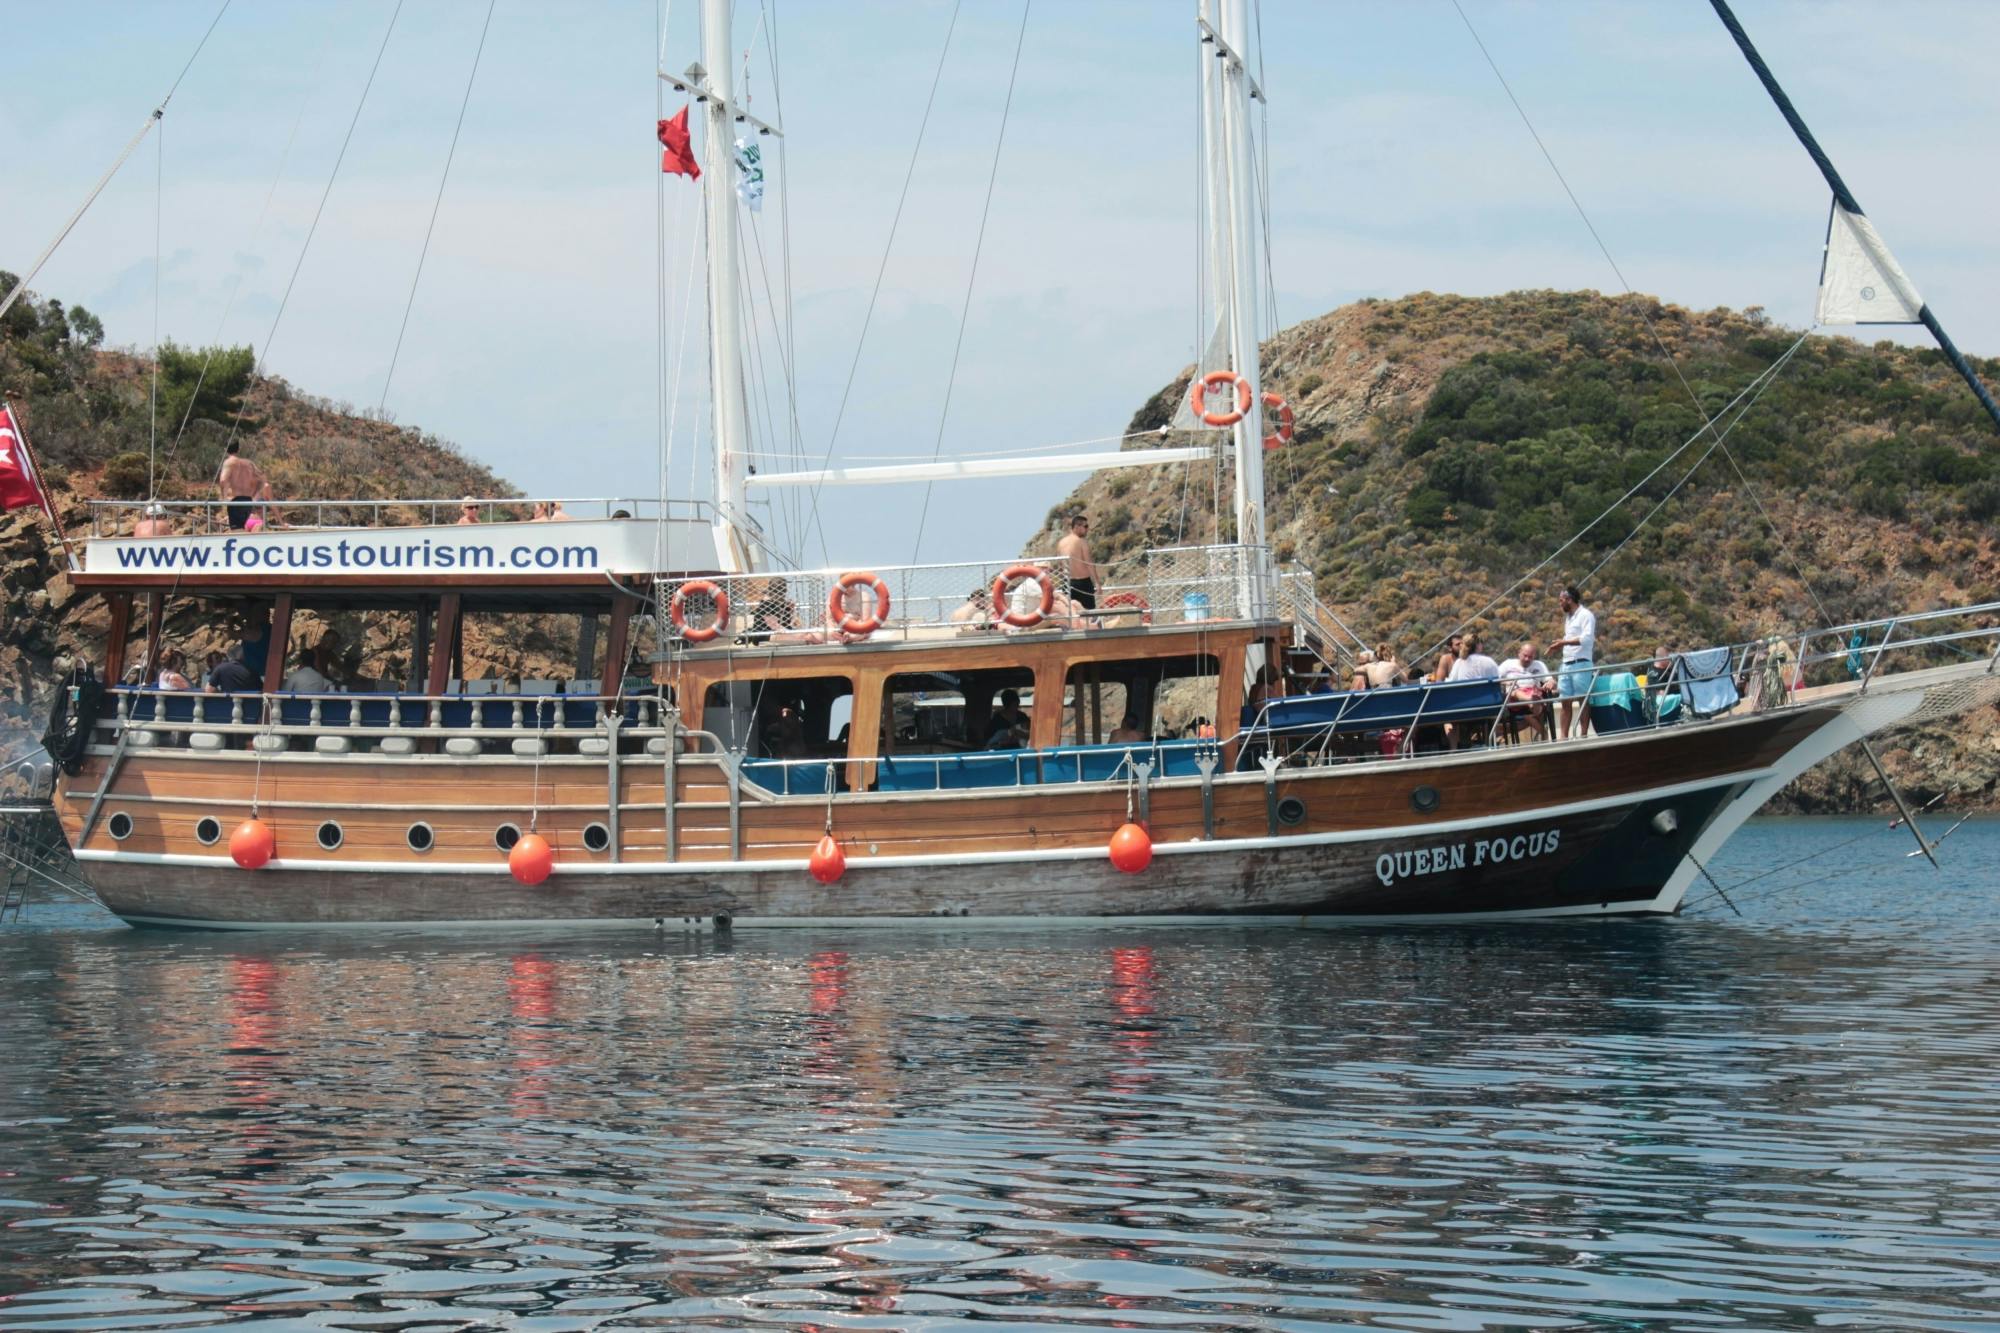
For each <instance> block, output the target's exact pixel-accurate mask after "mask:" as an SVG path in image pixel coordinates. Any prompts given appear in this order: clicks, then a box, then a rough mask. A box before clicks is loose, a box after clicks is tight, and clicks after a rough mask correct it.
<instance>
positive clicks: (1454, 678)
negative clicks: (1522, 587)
mask: <svg viewBox="0 0 2000 1333" xmlns="http://www.w3.org/2000/svg"><path fill="white" fill-rule="evenodd" d="M1556 604H1557V606H1558V607H1560V608H1561V610H1562V614H1563V627H1562V635H1561V637H1560V638H1557V639H1555V640H1553V641H1552V642H1551V643H1550V644H1549V647H1550V648H1551V649H1554V650H1557V651H1559V652H1560V654H1561V656H1560V658H1559V659H1558V660H1559V662H1560V667H1559V668H1558V669H1555V670H1552V669H1550V667H1549V664H1548V663H1547V662H1545V661H1543V660H1542V657H1541V654H1540V650H1539V649H1538V648H1537V647H1536V646H1535V641H1534V639H1532V638H1526V639H1522V640H1521V641H1520V643H1519V645H1518V646H1517V647H1516V648H1515V650H1514V652H1513V653H1512V654H1511V655H1510V656H1509V657H1508V658H1507V660H1506V661H1504V662H1501V661H1496V660H1494V659H1493V658H1492V657H1490V656H1488V655H1487V653H1486V651H1485V646H1484V644H1483V642H1482V640H1481V637H1480V635H1479V634H1478V633H1476V632H1473V631H1469V630H1465V631H1460V632H1458V633H1455V634H1453V635H1451V636H1450V637H1449V638H1448V639H1446V640H1445V644H1444V648H1443V650H1442V651H1441V652H1440V653H1439V654H1438V657H1437V662H1436V664H1435V665H1434V666H1433V667H1432V668H1431V670H1430V671H1428V672H1425V671H1421V670H1419V669H1418V668H1417V667H1415V666H1414V665H1412V666H1405V665H1404V664H1403V663H1402V662H1401V661H1399V660H1398V659H1397V657H1396V650H1395V648H1394V647H1393V646H1391V645H1390V644H1387V643H1381V644H1377V645H1376V646H1375V648H1374V649H1373V650H1364V651H1363V652H1361V653H1360V654H1359V655H1358V656H1357V657H1356V658H1355V665H1354V672H1353V675H1352V677H1351V678H1350V680H1349V682H1348V688H1349V689H1351V690H1376V689H1382V688H1384V687H1385V686H1391V685H1416V684H1432V685H1442V684H1448V683H1453V682H1458V681H1480V680H1491V681H1497V682H1499V684H1500V687H1501V691H1502V693H1503V695H1504V697H1505V699H1506V701H1507V719H1506V720H1507V725H1508V727H1509V729H1510V730H1511V731H1512V732H1513V733H1514V735H1515V736H1516V737H1518V736H1519V734H1520V732H1522V731H1523V730H1526V731H1528V732H1529V733H1531V734H1533V735H1535V736H1543V737H1550V738H1552V739H1563V740H1567V739H1569V738H1570V737H1572V736H1575V737H1578V738H1581V737H1582V736H1584V735H1586V734H1588V732H1589V729H1590V694H1591V685H1592V682H1593V681H1594V679H1595V677H1596V674H1597V672H1596V666H1595V660H1596V655H1597V616H1596V614H1595V613H1594V612H1592V611H1591V610H1590V608H1589V607H1587V606H1585V605H1584V604H1583V599H1582V596H1581V594H1580V593H1579V592H1578V591H1577V589H1576V588H1575V587H1574V586H1570V587H1565V588H1564V589H1562V591H1561V592H1560V593H1559V594H1558V595H1557V598H1556ZM1663 655H1664V650H1663ZM1313 688H1315V689H1318V690H1330V689H1332V688H1333V686H1332V684H1331V682H1330V681H1328V680H1326V679H1325V678H1324V677H1322V678H1320V679H1319V680H1318V681H1316V682H1314V685H1313ZM1252 702H1259V700H1257V699H1256V698H1255V692H1254V691H1253V698H1252ZM1443 735H1444V743H1445V746H1446V748H1453V747H1455V746H1456V744H1457V743H1458V742H1459V741H1460V740H1461V739H1462V734H1461V731H1460V729H1459V728H1457V727H1455V726H1454V725H1452V724H1448V723H1447V724H1444V726H1443Z"/></svg>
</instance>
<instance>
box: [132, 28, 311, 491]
mask: <svg viewBox="0 0 2000 1333" xmlns="http://www.w3.org/2000/svg"><path fill="white" fill-rule="evenodd" d="M324 50H325V48H324V47H322V48H321V52H322V59H321V60H315V61H314V63H313V73H312V77H310V78H308V79H307V80H306V83H305V87H306V92H305V95H304V96H303V97H301V98H300V99H299V110H298V114H297V115H295V116H293V117H292V131H291V133H290V134H288V135H286V136H285V150H284V151H283V152H282V153H280V154H278V169H277V170H276V171H275V172H273V173H272V174H271V188H270V189H268V190H266V191H265V192H264V206H263V208H261V209H259V210H258V212H257V220H256V221H255V222H254V223H252V224H251V225H250V239H249V241H248V243H247V244H246V246H245V249H246V251H247V252H249V253H252V254H254V253H255V252H256V249H257V238H258V237H259V236H261V235H262V234H263V232H264V222H265V220H266V219H267V218H269V217H270V216H271V201H272V200H273V199H275V198H277V196H278V186H279V184H280V183H282V182H283V181H284V179H285V165H286V164H287V163H288V162H290V161H291V158H292V146H293V145H294V144H296V143H297V142H298V138H299V126H300V125H302V124H303V123H305V118H306V108H307V107H308V106H310V105H311V104H312V89H313V87H314V85H316V84H317V83H318V81H319V71H320V68H321V65H322V60H323V56H324ZM244 271H245V270H244V269H243V268H242V267H241V266H240V265H239V266H238V268H237V270H236V277H235V279H234V281H232V282H231V283H230V285H229V299H228V300H227V301H225V302H223V304H222V316H221V318H219V319H217V320H216V321H215V333H214V335H213V336H212V337H211V338H210V339H209V345H208V355H207V356H205V357H203V358H202V362H201V373H200V374H198V375H196V376H195V381H194V391H193V393H191V394H190V395H189V396H188V405H187V409H186V410H185V411H183V412H182V413H181V424H180V425H179V427H177V428H176V429H175V431H174V438H173V441H172V442H171V443H169V444H168V445H167V459H166V462H165V463H164V464H162V466H163V467H172V466H173V462H174V455H175V454H176V453H178V452H179V451H180V447H181V440H182V439H183V438H184V437H185V436H186V435H187V429H188V424H189V423H190V422H192V421H193V420H194V408H195V404H196V403H198V402H199V401H201V389H202V386H203V385H204V384H206V383H208V371H209V367H211V366H213V365H214V364H215V358H216V357H217V356H218V355H219V354H220V353H221V351H222V330H223V329H224V327H226V326H227V325H228V323H229V317H230V315H232V314H233V313H235V310H236V299H237V298H238V297H239V296H241V295H242V294H243V274H244ZM147 498H148V499H151V498H153V497H151V496H148V497H147Z"/></svg>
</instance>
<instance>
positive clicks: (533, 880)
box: [507, 833, 556, 885]
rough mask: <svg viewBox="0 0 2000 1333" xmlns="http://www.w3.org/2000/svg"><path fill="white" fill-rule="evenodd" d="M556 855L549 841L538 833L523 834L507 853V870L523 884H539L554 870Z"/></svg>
mask: <svg viewBox="0 0 2000 1333" xmlns="http://www.w3.org/2000/svg"><path fill="white" fill-rule="evenodd" d="M555 864H556V853H555V849H554V848H553V847H550V846H549V840H548V839H547V838H544V837H543V836H542V835H541V834H539V833H523V834H522V835H521V840H520V841H519V842H517V843H515V844H514V849H513V850H512V851H510V852H508V853H507V869H509V870H511V871H512V872H513V873H514V878H515V879H518V880H520V881H521V882H522V883H523V884H527V885H535V884H540V883H541V882H542V881H543V880H545V879H547V878H548V877H549V871H551V870H553V869H555Z"/></svg>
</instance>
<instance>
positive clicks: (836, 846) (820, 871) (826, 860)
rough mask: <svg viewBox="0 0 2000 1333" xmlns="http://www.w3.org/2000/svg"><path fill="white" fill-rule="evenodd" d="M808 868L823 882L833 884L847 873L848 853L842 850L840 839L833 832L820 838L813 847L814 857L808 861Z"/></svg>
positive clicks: (814, 876)
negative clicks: (817, 844)
mask: <svg viewBox="0 0 2000 1333" xmlns="http://www.w3.org/2000/svg"><path fill="white" fill-rule="evenodd" d="M806 869H807V870H808V871H810V872H811V873H812V877H813V878H814V879H816V880H818V881H819V882H820V883H822V884H831V883H833V882H834V881H835V880H837V879H839V878H840V877H841V876H842V875H844V874H846V873H847V853H846V852H843V851H842V850H840V839H838V838H836V837H834V836H833V835H832V834H831V833H829V834H827V835H826V836H825V837H823V838H821V839H820V840H819V846H817V847H815V848H813V854H812V859H810V860H809V861H807V862H806Z"/></svg>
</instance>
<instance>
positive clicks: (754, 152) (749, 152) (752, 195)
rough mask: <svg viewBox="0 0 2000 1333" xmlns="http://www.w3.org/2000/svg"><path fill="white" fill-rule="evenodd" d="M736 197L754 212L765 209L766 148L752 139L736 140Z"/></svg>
mask: <svg viewBox="0 0 2000 1333" xmlns="http://www.w3.org/2000/svg"><path fill="white" fill-rule="evenodd" d="M736 197H737V198H739V199H741V200H742V201H743V203H744V206H745V207H747V208H748V209H749V210H750V211H751V212H752V213H761V212H763V211H764V150H763V149H761V148H759V147H758V146H757V144H756V142H755V141H754V140H751V139H738V140H737V141H736Z"/></svg>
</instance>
